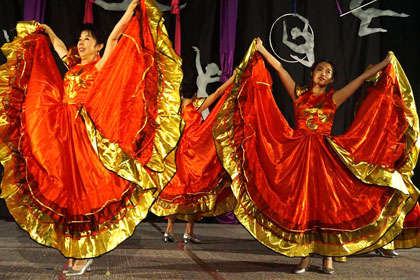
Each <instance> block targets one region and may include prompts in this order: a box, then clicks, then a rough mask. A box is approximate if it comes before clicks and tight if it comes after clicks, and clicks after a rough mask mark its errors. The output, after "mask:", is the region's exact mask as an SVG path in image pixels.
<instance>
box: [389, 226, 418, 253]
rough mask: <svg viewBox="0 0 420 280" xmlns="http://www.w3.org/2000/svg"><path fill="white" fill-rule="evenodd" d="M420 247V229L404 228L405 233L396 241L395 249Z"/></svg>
mask: <svg viewBox="0 0 420 280" xmlns="http://www.w3.org/2000/svg"><path fill="white" fill-rule="evenodd" d="M414 247H420V228H404V230H403V233H402V234H400V235H399V236H398V237H397V238H396V239H394V248H395V249H410V248H414Z"/></svg>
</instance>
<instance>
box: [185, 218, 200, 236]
mask: <svg viewBox="0 0 420 280" xmlns="http://www.w3.org/2000/svg"><path fill="white" fill-rule="evenodd" d="M196 219H197V215H196V214H194V215H189V216H188V221H187V226H186V227H185V233H186V234H188V235H194V223H195V220H196Z"/></svg>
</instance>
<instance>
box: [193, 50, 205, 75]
mask: <svg viewBox="0 0 420 280" xmlns="http://www.w3.org/2000/svg"><path fill="white" fill-rule="evenodd" d="M192 48H193V50H194V51H195V52H196V53H197V55H196V56H195V67H196V68H197V72H198V75H202V74H203V68H201V61H200V50H199V49H198V48H197V47H192Z"/></svg>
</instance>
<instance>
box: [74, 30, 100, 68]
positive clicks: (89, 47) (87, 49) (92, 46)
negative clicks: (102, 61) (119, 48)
mask: <svg viewBox="0 0 420 280" xmlns="http://www.w3.org/2000/svg"><path fill="white" fill-rule="evenodd" d="M102 47H103V44H98V42H97V40H96V39H95V38H94V36H93V35H92V33H91V32H90V31H89V30H83V31H82V33H81V34H80V37H79V41H78V42H77V50H78V51H79V55H80V57H81V58H82V63H83V62H84V63H86V62H90V61H93V60H95V59H96V57H97V55H98V53H99V51H100V50H101V49H102Z"/></svg>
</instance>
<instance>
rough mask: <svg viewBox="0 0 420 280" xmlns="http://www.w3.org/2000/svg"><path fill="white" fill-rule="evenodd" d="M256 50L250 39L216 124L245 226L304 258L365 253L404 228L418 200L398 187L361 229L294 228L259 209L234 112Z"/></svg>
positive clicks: (284, 251)
mask: <svg viewBox="0 0 420 280" xmlns="http://www.w3.org/2000/svg"><path fill="white" fill-rule="evenodd" d="M255 52H256V48H255V40H254V41H253V42H252V44H251V46H250V48H249V49H248V52H247V53H246V55H245V57H244V59H243V61H242V63H241V64H240V66H239V67H238V70H237V75H236V77H235V82H234V86H233V88H232V91H231V95H230V96H229V97H228V98H227V99H226V101H225V103H224V104H223V106H222V108H221V109H220V111H219V115H218V116H217V119H216V121H215V124H217V125H215V126H214V127H213V136H214V138H215V140H216V150H217V152H218V155H219V158H221V159H222V162H223V166H224V167H225V169H226V170H227V171H228V173H229V174H230V175H231V178H232V185H231V187H232V190H233V192H234V194H235V196H236V197H237V201H238V203H237V205H236V207H235V210H234V213H235V215H236V217H237V218H238V220H239V221H240V222H241V223H242V225H244V227H245V228H246V229H247V230H248V231H249V232H250V233H251V234H252V235H253V236H254V237H255V238H256V239H257V240H258V241H260V242H261V243H262V244H263V245H265V246H267V247H268V248H270V249H272V250H274V251H276V252H278V253H281V254H284V255H286V256H289V257H303V256H307V255H309V254H310V253H317V254H320V255H324V256H347V255H351V254H354V253H359V252H362V251H364V252H367V251H371V250H374V249H375V248H378V247H382V246H384V245H386V244H387V243H389V242H391V241H392V240H393V239H394V238H395V237H396V236H397V235H398V234H399V233H400V232H401V230H402V225H403V222H404V218H405V216H406V214H407V213H408V212H409V211H410V210H411V209H412V207H414V205H415V201H413V198H412V197H410V196H409V195H408V194H404V193H403V192H401V191H397V190H395V192H394V194H393V196H392V197H391V198H390V200H389V201H388V203H387V206H386V207H384V209H383V211H382V213H381V215H380V216H379V217H378V218H377V220H376V221H374V222H373V223H371V224H369V225H366V226H364V227H362V228H359V229H356V230H352V231H343V230H340V229H321V228H320V229H319V230H320V232H312V231H307V232H299V231H291V230H289V229H285V228H282V227H280V226H278V225H277V224H274V223H273V222H272V221H271V220H270V219H268V218H267V217H265V216H264V214H263V213H261V212H260V211H259V210H258V209H257V207H256V205H255V203H254V202H253V201H252V198H251V197H250V196H249V194H248V192H247V179H246V174H245V171H244V170H243V168H242V162H243V161H244V159H245V153H246V151H245V149H244V148H243V147H242V150H243V151H244V152H243V155H241V156H242V158H239V155H238V154H237V153H236V151H235V148H234V147H235V146H234V139H233V135H234V121H233V112H234V110H235V102H236V99H237V98H238V96H239V95H240V94H241V92H242V90H241V88H240V87H239V85H240V80H241V78H242V75H243V73H244V71H245V69H246V67H247V66H248V64H249V63H250V62H251V59H252V57H253V56H254V53H255ZM402 181H403V182H404V185H405V186H404V187H406V188H407V189H410V190H413V186H412V184H411V181H410V180H409V179H408V180H407V178H404V177H403V178H402Z"/></svg>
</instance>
